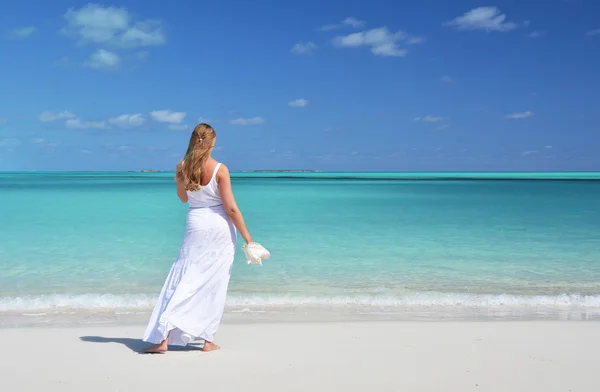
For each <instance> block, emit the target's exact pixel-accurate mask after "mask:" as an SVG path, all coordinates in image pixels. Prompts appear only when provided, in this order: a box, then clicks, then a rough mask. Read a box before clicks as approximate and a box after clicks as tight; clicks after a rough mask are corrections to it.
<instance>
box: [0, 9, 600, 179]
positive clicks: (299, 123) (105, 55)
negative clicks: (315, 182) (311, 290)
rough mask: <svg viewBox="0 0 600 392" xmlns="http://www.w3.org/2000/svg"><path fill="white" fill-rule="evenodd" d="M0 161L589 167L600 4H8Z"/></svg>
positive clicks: (0, 85)
mask: <svg viewBox="0 0 600 392" xmlns="http://www.w3.org/2000/svg"><path fill="white" fill-rule="evenodd" d="M10 3H11V4H10V5H9V6H6V7H5V10H6V11H5V12H3V13H2V14H1V15H0V26H1V28H2V29H4V30H3V31H0V51H1V52H2V60H1V61H0V68H1V69H0V71H1V72H0V170H137V169H160V170H171V169H173V167H174V166H175V164H176V162H177V161H178V159H179V158H180V157H181V156H182V154H183V152H184V151H185V148H186V145H187V141H188V138H189V133H190V132H191V130H192V129H193V127H194V126H195V125H196V124H197V123H198V122H200V121H206V122H208V123H210V124H211V125H213V127H214V128H215V129H216V131H217V135H218V141H217V143H218V150H217V151H215V157H216V158H217V159H219V160H222V161H223V162H225V163H227V164H228V165H229V166H230V168H231V169H232V170H253V169H321V170H345V171H370V170H384V171H388V170H389V171H394V170H402V171H422V170H428V171H429V170H435V171H438V170H439V171H442V170H469V171H471V170H473V171H488V170H600V89H599V88H598V86H600V73H599V72H598V70H599V69H600V2H597V1H592V0H549V1H547V2H545V3H544V6H543V7H541V6H540V5H539V2H534V1H516V0H512V1H500V0H498V1H495V2H492V3H483V2H480V1H470V0H455V1H442V0H438V1H433V0H424V1H419V2H416V1H415V2H407V1H375V0H370V1H351V0H347V1H341V0H340V1H316V0H305V1H302V2H292V1H277V0H269V1H267V0H263V1H247V2H246V1H219V2H193V1H175V2H171V3H167V2H164V1H161V2H159V1H141V0H135V1H134V0H129V1H123V2H118V3H103V4H100V3H88V2H78V1H62V0H55V1H51V2H50V1H47V2H42V1H41V0H38V1H27V0H22V1H14V0H11V1H10Z"/></svg>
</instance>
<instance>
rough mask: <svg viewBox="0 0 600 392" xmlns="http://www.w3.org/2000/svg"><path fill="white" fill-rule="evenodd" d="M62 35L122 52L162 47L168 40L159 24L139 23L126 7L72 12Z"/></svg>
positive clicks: (91, 6) (93, 7)
mask: <svg viewBox="0 0 600 392" xmlns="http://www.w3.org/2000/svg"><path fill="white" fill-rule="evenodd" d="M65 19H66V20H67V25H66V26H65V27H64V28H63V30H62V32H63V33H65V34H67V35H69V36H73V37H78V38H79V43H81V44H86V43H94V44H104V45H110V46H114V47H121V48H135V47H140V46H151V45H162V44H164V43H165V42H166V37H165V35H164V32H163V30H162V23H161V22H160V21H158V20H150V19H149V20H143V21H136V20H134V18H133V16H132V15H131V14H129V12H128V11H127V9H125V8H124V7H120V8H119V7H112V6H106V7H105V6H102V5H99V4H91V3H90V4H88V5H86V6H84V7H81V8H79V9H73V8H71V9H69V10H68V11H67V13H66V14H65Z"/></svg>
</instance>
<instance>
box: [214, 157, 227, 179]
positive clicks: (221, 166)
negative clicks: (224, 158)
mask: <svg viewBox="0 0 600 392" xmlns="http://www.w3.org/2000/svg"><path fill="white" fill-rule="evenodd" d="M216 177H217V182H219V181H220V180H221V178H225V177H229V168H228V167H227V165H226V164H225V163H223V162H217V173H216Z"/></svg>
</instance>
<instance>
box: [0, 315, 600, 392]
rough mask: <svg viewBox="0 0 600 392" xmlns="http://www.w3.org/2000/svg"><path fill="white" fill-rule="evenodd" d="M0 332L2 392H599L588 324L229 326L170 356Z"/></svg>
mask: <svg viewBox="0 0 600 392" xmlns="http://www.w3.org/2000/svg"><path fill="white" fill-rule="evenodd" d="M3 333H4V338H5V339H4V340H5V344H4V345H3V351H4V353H3V354H4V355H3V356H2V358H0V369H2V374H3V376H2V377H1V378H0V390H7V391H33V390H45V391H81V390H85V391H108V390H121V391H122V390H163V389H164V390H166V389H191V388H197V387H198V386H200V385H201V386H202V388H203V389H213V390H249V391H252V390H261V391H264V392H275V391H277V392H279V391H307V390H312V391H332V390H344V391H349V392H353V391H364V389H365V388H370V389H372V390H376V391H394V392H396V391H400V390H406V391H427V392H429V391H431V392H433V391H436V392H437V391H450V392H463V391H478V390H480V391H486V392H496V391H497V392H505V391H533V392H538V391H539V392H555V391H556V392H558V391H561V392H562V391H569V390H571V391H579V392H595V391H598V390H600V381H599V380H598V379H597V377H596V376H595V374H596V370H597V368H598V365H599V364H600V356H599V354H598V352H600V341H598V339H597V338H596V335H597V325H596V324H594V323H586V322H543V321H542V322H489V323H473V322H439V323H428V322H405V323H398V322H356V323H351V322H333V323H280V324H264V323H256V324H231V323H225V324H223V325H222V327H221V329H220V330H219V333H218V335H217V339H216V342H217V343H218V344H219V345H221V347H222V349H221V350H219V351H217V352H213V353H203V352H201V351H199V347H200V346H201V344H200V345H198V344H192V345H190V346H189V347H188V348H186V349H178V350H176V351H172V352H168V353H167V354H165V355H139V354H138V352H139V351H140V350H142V349H143V348H145V347H146V346H147V344H146V343H144V342H142V341H141V340H140V337H141V334H142V333H143V328H139V326H120V327H113V326H96V327H86V328H42V329H40V328H31V329H29V328H21V329H4V330H3ZM28 342H37V344H30V343H28ZM33 375H35V376H33ZM542 375H543V376H542Z"/></svg>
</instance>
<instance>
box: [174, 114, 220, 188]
mask: <svg viewBox="0 0 600 392" xmlns="http://www.w3.org/2000/svg"><path fill="white" fill-rule="evenodd" d="M216 138H217V133H216V132H215V130H214V129H213V128H212V127H211V126H210V125H208V124H205V123H202V124H198V125H196V128H194V131H193V132H192V135H191V136H190V144H189V145H188V149H187V152H186V153H185V156H184V157H183V159H182V160H181V162H179V164H178V165H177V170H176V172H175V178H176V179H177V181H179V182H181V183H182V184H185V189H186V190H188V191H197V190H198V189H200V182H201V181H202V167H203V166H204V164H205V163H206V161H207V160H208V158H209V157H210V152H211V151H212V149H213V147H214V144H215V139H216Z"/></svg>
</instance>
